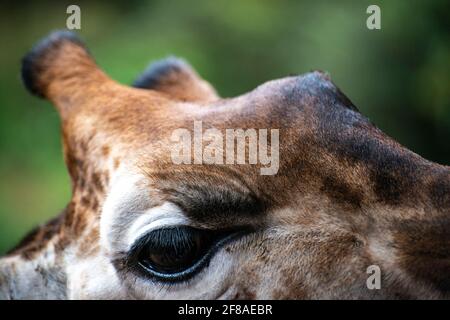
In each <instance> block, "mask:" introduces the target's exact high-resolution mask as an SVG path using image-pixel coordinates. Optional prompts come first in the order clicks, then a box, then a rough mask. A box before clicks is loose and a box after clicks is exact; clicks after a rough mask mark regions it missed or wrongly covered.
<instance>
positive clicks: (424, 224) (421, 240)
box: [391, 218, 450, 293]
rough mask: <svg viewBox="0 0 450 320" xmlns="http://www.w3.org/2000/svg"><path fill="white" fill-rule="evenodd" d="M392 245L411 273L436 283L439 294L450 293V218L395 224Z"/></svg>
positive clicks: (398, 222)
mask: <svg viewBox="0 0 450 320" xmlns="http://www.w3.org/2000/svg"><path fill="white" fill-rule="evenodd" d="M391 228H392V231H393V235H394V241H393V243H392V246H393V247H395V248H396V249H397V250H398V256H397V262H398V263H399V265H400V267H401V268H402V269H404V270H406V271H407V272H408V274H409V275H410V276H411V277H413V278H415V279H417V280H420V281H423V282H425V283H429V284H432V285H433V286H434V287H435V288H436V289H437V290H438V291H440V292H442V293H448V292H449V291H450V221H449V219H447V218H438V219H431V220H429V219H427V220H408V221H395V222H393V223H392V224H391Z"/></svg>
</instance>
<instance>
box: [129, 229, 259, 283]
mask: <svg viewBox="0 0 450 320" xmlns="http://www.w3.org/2000/svg"><path fill="white" fill-rule="evenodd" d="M183 228H184V229H183ZM187 230H190V231H192V232H197V233H198V234H203V235H205V234H206V235H207V236H208V237H209V239H208V241H209V242H208V243H207V248H206V249H205V250H203V251H202V252H201V255H200V258H199V259H197V260H195V262H194V263H193V264H192V265H190V266H189V267H188V268H186V269H183V271H181V272H175V273H173V274H164V273H161V272H158V271H155V270H151V269H150V268H148V267H146V266H144V265H143V264H142V262H141V261H140V256H141V254H142V252H143V251H145V249H146V246H147V245H148V244H154V243H156V244H157V245H156V247H157V246H158V245H160V247H170V246H173V247H176V244H178V243H182V241H180V239H176V238H177V237H180V238H182V237H186V236H187ZM169 232H172V234H170V236H169ZM249 232H250V228H248V227H245V228H240V229H234V230H230V229H228V230H216V231H213V230H202V229H195V228H191V227H186V226H173V227H166V228H161V229H157V230H153V231H151V232H149V233H147V234H146V235H144V236H142V237H141V238H140V239H138V240H137V241H136V242H135V244H134V245H133V247H132V248H131V250H130V251H129V254H128V257H127V258H126V261H127V265H128V267H129V269H131V270H132V271H134V273H136V274H138V275H139V276H141V277H144V278H146V279H148V280H150V281H152V282H153V283H155V284H159V285H161V286H163V287H171V286H176V285H180V284H186V283H188V282H190V281H191V280H193V279H194V278H195V277H196V276H197V275H198V274H199V273H201V272H202V271H203V270H204V269H205V268H206V267H208V265H209V263H210V261H211V259H212V258H213V256H214V255H215V254H216V253H217V251H218V250H219V249H220V248H221V247H223V246H225V245H226V244H229V243H230V242H232V241H234V240H236V239H237V238H240V237H241V236H243V235H245V234H248V233H249ZM198 234H197V235H198ZM186 240H187V239H186V238H185V239H184V241H185V243H186V242H187V241H186ZM147 249H148V248H147Z"/></svg>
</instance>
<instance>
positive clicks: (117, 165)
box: [113, 158, 120, 170]
mask: <svg viewBox="0 0 450 320" xmlns="http://www.w3.org/2000/svg"><path fill="white" fill-rule="evenodd" d="M119 165H120V159H119V158H114V164H113V167H114V170H116V169H117V168H118V167H119Z"/></svg>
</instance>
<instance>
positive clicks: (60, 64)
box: [21, 31, 111, 116]
mask: <svg viewBox="0 0 450 320" xmlns="http://www.w3.org/2000/svg"><path fill="white" fill-rule="evenodd" d="M21 71H22V80H23V83H24V85H25V87H26V88H27V89H28V91H30V92H31V93H32V94H34V95H36V96H38V97H42V98H47V99H49V100H51V101H52V102H53V103H54V104H55V105H56V108H57V109H58V111H59V112H60V114H61V115H62V116H63V115H64V113H65V112H66V111H67V110H69V109H70V108H71V107H72V106H74V105H77V104H80V101H81V100H82V99H84V100H86V98H87V97H89V94H90V93H92V92H93V91H94V89H93V88H98V87H99V85H101V84H102V83H104V82H105V81H111V80H110V79H109V78H108V77H107V76H106V75H105V74H104V73H103V72H102V71H101V70H100V69H99V68H98V67H97V65H96V64H95V61H94V59H93V58H92V57H91V55H90V54H89V52H88V50H87V49H86V47H85V46H84V44H83V43H82V41H81V40H80V39H79V38H78V37H77V35H76V34H75V33H73V32H69V31H55V32H52V33H50V35H48V36H47V37H45V38H44V39H43V40H41V41H40V42H38V43H37V44H36V45H35V46H34V47H33V48H32V49H31V50H30V51H29V52H28V54H26V55H25V56H24V57H23V59H22V70H21Z"/></svg>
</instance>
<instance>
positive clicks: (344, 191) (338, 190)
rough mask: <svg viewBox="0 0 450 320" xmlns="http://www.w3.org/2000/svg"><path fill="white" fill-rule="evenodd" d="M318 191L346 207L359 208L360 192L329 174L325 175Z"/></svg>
mask: <svg viewBox="0 0 450 320" xmlns="http://www.w3.org/2000/svg"><path fill="white" fill-rule="evenodd" d="M320 191H321V192H324V193H325V194H326V195H328V196H329V197H330V198H331V199H333V200H334V201H336V202H338V203H342V204H343V205H344V206H346V207H350V208H351V209H358V208H361V202H362V199H363V194H362V192H361V191H359V190H356V189H354V188H353V187H352V186H351V185H349V184H347V183H345V182H344V181H339V180H337V179H335V178H333V177H331V176H328V177H325V178H324V180H323V184H322V187H321V189H320Z"/></svg>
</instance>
